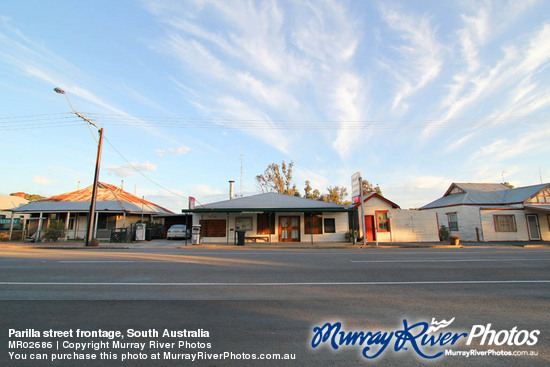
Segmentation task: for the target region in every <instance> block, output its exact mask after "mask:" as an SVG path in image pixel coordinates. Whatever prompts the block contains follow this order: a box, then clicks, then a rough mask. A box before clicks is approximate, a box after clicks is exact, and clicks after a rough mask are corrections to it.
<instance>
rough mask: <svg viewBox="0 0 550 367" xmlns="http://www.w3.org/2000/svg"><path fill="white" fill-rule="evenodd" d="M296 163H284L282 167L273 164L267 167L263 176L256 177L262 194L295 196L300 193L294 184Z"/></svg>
mask: <svg viewBox="0 0 550 367" xmlns="http://www.w3.org/2000/svg"><path fill="white" fill-rule="evenodd" d="M293 167H294V162H292V161H291V162H290V163H289V164H288V165H287V164H286V163H285V161H283V162H282V163H281V166H280V167H279V165H278V164H277V163H272V164H270V165H269V166H267V168H266V170H265V171H264V173H263V174H261V175H258V176H256V182H257V184H258V186H260V188H261V189H262V192H278V193H279V194H286V195H295V194H296V193H297V192H298V189H296V185H295V184H294V183H293V182H292V168H293Z"/></svg>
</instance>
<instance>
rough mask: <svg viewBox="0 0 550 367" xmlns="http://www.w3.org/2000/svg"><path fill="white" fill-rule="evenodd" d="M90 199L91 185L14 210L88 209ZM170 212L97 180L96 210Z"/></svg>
mask: <svg viewBox="0 0 550 367" xmlns="http://www.w3.org/2000/svg"><path fill="white" fill-rule="evenodd" d="M91 199H92V186H88V187H86V188H84V189H82V190H77V191H73V192H68V193H65V194H61V195H55V196H51V197H49V198H46V199H41V200H35V201H31V202H30V203H28V204H27V205H24V206H21V207H19V208H17V209H15V210H14V211H16V212H38V211H44V212H48V211H88V210H89V209H90V201H91ZM142 208H143V213H147V214H150V213H153V214H170V213H172V211H170V210H168V209H166V208H163V207H161V206H159V205H157V204H154V203H152V202H150V201H147V200H143V199H141V198H138V197H137V196H135V195H132V194H130V193H128V192H126V191H123V190H122V189H120V188H119V187H117V186H114V185H110V184H106V183H103V182H99V183H98V185H97V194H96V211H116V212H126V213H141V212H142Z"/></svg>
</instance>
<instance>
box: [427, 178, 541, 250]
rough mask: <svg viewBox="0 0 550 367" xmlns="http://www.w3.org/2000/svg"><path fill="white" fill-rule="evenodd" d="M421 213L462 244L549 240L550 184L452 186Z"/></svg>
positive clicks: (474, 184) (460, 184)
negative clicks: (515, 186) (514, 186)
mask: <svg viewBox="0 0 550 367" xmlns="http://www.w3.org/2000/svg"><path fill="white" fill-rule="evenodd" d="M420 210H422V211H425V212H431V213H435V214H436V216H437V218H438V223H439V226H440V227H445V228H446V229H447V231H448V232H449V233H450V234H456V235H459V236H460V237H461V239H462V240H464V241H540V240H544V241H550V184H548V183H546V184H540V185H533V186H527V187H518V188H514V189H511V188H509V187H508V186H506V185H504V184H487V183H453V184H452V185H451V186H450V187H449V189H448V190H447V191H446V192H445V194H444V195H443V197H441V198H440V199H437V200H435V201H434V202H432V203H430V204H428V205H425V206H423V207H422V208H420Z"/></svg>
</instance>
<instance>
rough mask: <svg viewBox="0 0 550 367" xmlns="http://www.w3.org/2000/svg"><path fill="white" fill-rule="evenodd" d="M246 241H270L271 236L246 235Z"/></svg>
mask: <svg viewBox="0 0 550 367" xmlns="http://www.w3.org/2000/svg"><path fill="white" fill-rule="evenodd" d="M244 239H245V241H253V242H254V243H256V242H257V241H258V240H261V241H265V242H269V236H254V237H245V238H244Z"/></svg>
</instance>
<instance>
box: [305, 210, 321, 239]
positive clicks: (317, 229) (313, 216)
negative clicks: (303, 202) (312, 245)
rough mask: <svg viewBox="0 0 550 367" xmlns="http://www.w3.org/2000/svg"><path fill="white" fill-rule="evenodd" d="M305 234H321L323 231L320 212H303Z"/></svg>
mask: <svg viewBox="0 0 550 367" xmlns="http://www.w3.org/2000/svg"><path fill="white" fill-rule="evenodd" d="M304 220H305V224H304V226H305V228H304V233H305V234H321V233H323V219H322V214H321V213H304Z"/></svg>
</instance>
